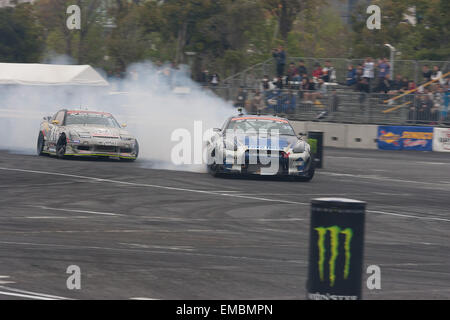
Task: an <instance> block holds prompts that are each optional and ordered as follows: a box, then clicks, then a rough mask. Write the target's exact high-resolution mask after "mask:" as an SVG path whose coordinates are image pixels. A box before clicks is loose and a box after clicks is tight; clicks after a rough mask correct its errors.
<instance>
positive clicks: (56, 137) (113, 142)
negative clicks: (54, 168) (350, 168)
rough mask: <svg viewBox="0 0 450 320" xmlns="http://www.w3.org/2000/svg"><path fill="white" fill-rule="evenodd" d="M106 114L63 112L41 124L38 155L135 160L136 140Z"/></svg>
mask: <svg viewBox="0 0 450 320" xmlns="http://www.w3.org/2000/svg"><path fill="white" fill-rule="evenodd" d="M124 126H125V125H123V126H120V125H119V123H118V122H117V121H116V119H115V118H114V117H113V116H112V115H111V114H110V113H106V112H96V111H86V110H61V111H58V112H57V113H56V114H55V115H54V116H53V117H45V118H44V121H43V122H42V123H41V127H40V130H39V137H38V141H37V153H38V155H44V154H50V155H56V156H57V157H58V158H64V157H66V156H90V157H108V158H117V159H124V160H131V161H133V160H136V159H137V157H138V155H139V144H138V142H137V140H136V138H135V137H133V136H132V135H131V134H130V133H129V132H128V131H126V130H125V129H124V128H123V127H124Z"/></svg>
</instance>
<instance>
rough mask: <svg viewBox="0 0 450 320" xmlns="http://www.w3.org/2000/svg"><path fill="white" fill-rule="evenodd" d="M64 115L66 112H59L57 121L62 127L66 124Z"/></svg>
mask: <svg viewBox="0 0 450 320" xmlns="http://www.w3.org/2000/svg"><path fill="white" fill-rule="evenodd" d="M64 115H65V112H64V111H60V112H58V114H57V115H56V119H55V120H57V121H58V122H59V125H60V126H62V125H63V123H64Z"/></svg>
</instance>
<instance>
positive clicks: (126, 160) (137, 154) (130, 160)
mask: <svg viewBox="0 0 450 320" xmlns="http://www.w3.org/2000/svg"><path fill="white" fill-rule="evenodd" d="M134 149H135V151H136V158H135V159H121V160H122V161H124V162H133V161H136V160H137V158H138V156H139V143H138V141H137V140H136V145H135V146H134Z"/></svg>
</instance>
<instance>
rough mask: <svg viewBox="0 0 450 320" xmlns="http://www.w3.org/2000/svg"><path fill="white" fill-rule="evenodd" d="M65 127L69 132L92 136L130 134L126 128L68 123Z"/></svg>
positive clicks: (116, 136)
mask: <svg viewBox="0 0 450 320" xmlns="http://www.w3.org/2000/svg"><path fill="white" fill-rule="evenodd" d="M67 128H68V129H70V131H71V132H76V133H84V134H89V135H90V136H92V137H111V138H120V136H121V135H122V136H130V133H129V132H128V131H127V130H124V129H120V128H111V127H105V126H84V125H69V126H67Z"/></svg>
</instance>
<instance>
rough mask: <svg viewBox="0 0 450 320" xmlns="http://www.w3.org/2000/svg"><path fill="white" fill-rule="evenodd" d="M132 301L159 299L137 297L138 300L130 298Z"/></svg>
mask: <svg viewBox="0 0 450 320" xmlns="http://www.w3.org/2000/svg"><path fill="white" fill-rule="evenodd" d="M130 300H159V299H153V298H145V297H136V298H130Z"/></svg>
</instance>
